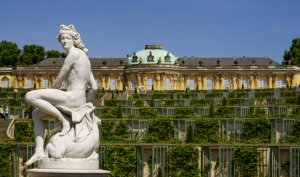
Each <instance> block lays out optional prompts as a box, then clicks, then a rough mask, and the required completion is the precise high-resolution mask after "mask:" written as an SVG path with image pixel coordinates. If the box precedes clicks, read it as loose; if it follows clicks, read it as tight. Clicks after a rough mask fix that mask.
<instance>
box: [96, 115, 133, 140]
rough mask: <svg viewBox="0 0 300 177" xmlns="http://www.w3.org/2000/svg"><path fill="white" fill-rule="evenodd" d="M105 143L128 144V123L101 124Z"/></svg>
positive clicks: (112, 122)
mask: <svg viewBox="0 0 300 177" xmlns="http://www.w3.org/2000/svg"><path fill="white" fill-rule="evenodd" d="M101 137H102V140H103V141H105V142H106V141H109V142H126V141H128V140H129V129H128V125H127V122H126V121H111V120H106V121H102V123H101Z"/></svg>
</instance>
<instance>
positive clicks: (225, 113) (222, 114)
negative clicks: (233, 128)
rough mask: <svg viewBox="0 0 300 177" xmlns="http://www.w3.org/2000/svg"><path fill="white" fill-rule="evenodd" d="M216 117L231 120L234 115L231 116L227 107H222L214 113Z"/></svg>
mask: <svg viewBox="0 0 300 177" xmlns="http://www.w3.org/2000/svg"><path fill="white" fill-rule="evenodd" d="M216 116H217V117H221V118H232V117H234V115H233V114H232V111H231V108H230V107H228V106H222V107H220V108H219V109H217V111H216Z"/></svg>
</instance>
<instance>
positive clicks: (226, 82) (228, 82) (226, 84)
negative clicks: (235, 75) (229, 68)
mask: <svg viewBox="0 0 300 177" xmlns="http://www.w3.org/2000/svg"><path fill="white" fill-rule="evenodd" d="M224 89H225V90H229V89H230V78H224Z"/></svg>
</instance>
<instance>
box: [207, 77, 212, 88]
mask: <svg viewBox="0 0 300 177" xmlns="http://www.w3.org/2000/svg"><path fill="white" fill-rule="evenodd" d="M212 89H213V79H212V78H207V79H206V90H212Z"/></svg>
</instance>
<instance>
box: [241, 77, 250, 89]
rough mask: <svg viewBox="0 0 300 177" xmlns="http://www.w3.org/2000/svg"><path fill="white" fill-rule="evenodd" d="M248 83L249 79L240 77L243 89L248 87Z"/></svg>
mask: <svg viewBox="0 0 300 177" xmlns="http://www.w3.org/2000/svg"><path fill="white" fill-rule="evenodd" d="M248 85H249V80H248V79H247V78H243V79H242V85H241V87H244V89H248V87H249V86H248Z"/></svg>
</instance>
